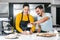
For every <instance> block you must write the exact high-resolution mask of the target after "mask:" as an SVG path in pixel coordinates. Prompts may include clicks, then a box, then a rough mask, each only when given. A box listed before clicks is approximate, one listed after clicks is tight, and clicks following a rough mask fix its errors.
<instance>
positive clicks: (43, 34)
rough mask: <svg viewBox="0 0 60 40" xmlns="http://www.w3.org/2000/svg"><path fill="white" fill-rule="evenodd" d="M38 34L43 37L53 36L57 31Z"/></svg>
mask: <svg viewBox="0 0 60 40" xmlns="http://www.w3.org/2000/svg"><path fill="white" fill-rule="evenodd" d="M37 36H43V37H52V36H56V34H55V33H53V34H52V33H42V34H37Z"/></svg>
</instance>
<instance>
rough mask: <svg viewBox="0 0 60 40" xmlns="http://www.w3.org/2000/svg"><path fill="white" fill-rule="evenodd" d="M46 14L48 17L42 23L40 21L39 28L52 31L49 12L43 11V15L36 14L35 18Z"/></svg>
mask: <svg viewBox="0 0 60 40" xmlns="http://www.w3.org/2000/svg"><path fill="white" fill-rule="evenodd" d="M46 16H48V17H49V19H48V20H47V21H45V22H43V23H41V24H40V25H41V30H43V31H52V30H53V27H52V18H51V14H50V13H44V16H42V17H41V16H37V19H38V20H40V19H43V18H44V17H46Z"/></svg>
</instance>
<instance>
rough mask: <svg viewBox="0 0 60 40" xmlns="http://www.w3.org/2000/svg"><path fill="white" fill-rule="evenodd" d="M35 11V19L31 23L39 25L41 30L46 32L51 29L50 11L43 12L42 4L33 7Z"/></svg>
mask: <svg viewBox="0 0 60 40" xmlns="http://www.w3.org/2000/svg"><path fill="white" fill-rule="evenodd" d="M35 11H36V13H37V15H38V16H37V20H38V21H36V22H34V23H31V24H39V25H40V26H41V32H47V31H52V30H53V27H52V18H51V15H50V13H44V10H43V6H42V5H39V6H37V7H36V8H35Z"/></svg>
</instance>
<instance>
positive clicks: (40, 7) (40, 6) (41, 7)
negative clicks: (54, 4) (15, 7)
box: [35, 5, 43, 9]
mask: <svg viewBox="0 0 60 40" xmlns="http://www.w3.org/2000/svg"><path fill="white" fill-rule="evenodd" d="M37 8H39V9H43V6H42V5H39V6H36V8H35V9H37Z"/></svg>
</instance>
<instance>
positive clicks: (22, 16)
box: [21, 12, 30, 21]
mask: <svg viewBox="0 0 60 40" xmlns="http://www.w3.org/2000/svg"><path fill="white" fill-rule="evenodd" d="M27 17H28V21H30V20H29V14H27ZM22 19H23V12H22V16H21V21H22Z"/></svg>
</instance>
